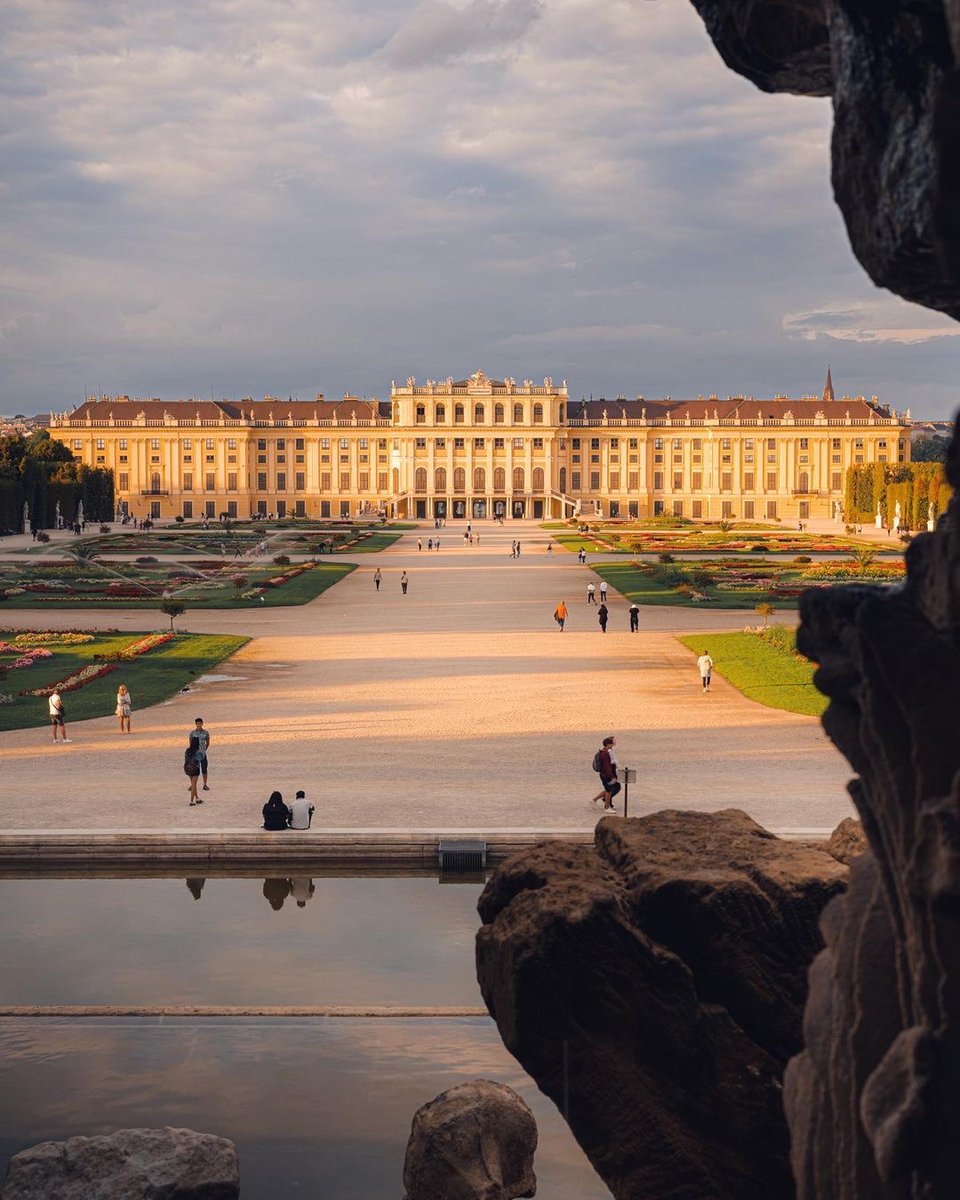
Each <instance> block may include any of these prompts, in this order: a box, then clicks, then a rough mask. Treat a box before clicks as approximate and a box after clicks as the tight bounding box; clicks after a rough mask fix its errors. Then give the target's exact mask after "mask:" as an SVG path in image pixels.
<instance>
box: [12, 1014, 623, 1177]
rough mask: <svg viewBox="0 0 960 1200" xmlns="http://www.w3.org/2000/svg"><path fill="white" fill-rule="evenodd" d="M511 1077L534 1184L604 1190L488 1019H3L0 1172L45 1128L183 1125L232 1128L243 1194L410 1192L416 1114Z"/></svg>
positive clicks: (65, 1132) (226, 1132)
mask: <svg viewBox="0 0 960 1200" xmlns="http://www.w3.org/2000/svg"><path fill="white" fill-rule="evenodd" d="M477 1077H485V1078H489V1079H498V1080H501V1081H502V1082H504V1083H507V1084H509V1085H510V1086H511V1087H513V1088H515V1089H516V1090H517V1091H518V1092H520V1094H521V1095H522V1096H523V1098H524V1099H525V1100H526V1101H527V1103H528V1104H529V1105H530V1106H531V1108H532V1109H533V1112H534V1115H535V1116H536V1119H537V1124H538V1126H539V1133H540V1139H539V1147H538V1150H537V1156H536V1163H535V1166H536V1172H537V1176H538V1179H539V1182H540V1186H539V1189H538V1194H539V1195H541V1196H544V1197H549V1198H551V1200H608V1193H607V1191H606V1189H605V1188H604V1187H603V1185H602V1184H601V1182H600V1181H599V1180H598V1179H597V1177H596V1176H595V1175H594V1173H593V1171H592V1169H591V1168H590V1166H589V1164H588V1163H587V1162H586V1160H585V1159H584V1157H583V1155H582V1153H581V1151H580V1149H579V1147H578V1146H577V1145H576V1143H575V1142H574V1141H573V1138H572V1137H571V1135H570V1133H569V1131H568V1130H567V1128H566V1126H565V1125H564V1124H563V1122H562V1120H561V1119H560V1116H559V1114H558V1113H557V1111H556V1109H555V1108H554V1107H553V1105H552V1104H551V1103H550V1102H549V1101H548V1100H546V1099H545V1098H544V1097H543V1096H542V1095H540V1093H539V1092H538V1091H537V1089H536V1088H535V1087H534V1085H533V1084H532V1082H531V1081H530V1080H529V1079H528V1078H527V1076H526V1075H525V1074H524V1073H523V1072H522V1071H521V1070H520V1068H519V1067H518V1066H517V1064H516V1062H515V1061H514V1060H513V1058H511V1056H510V1055H509V1054H508V1053H507V1052H506V1050H504V1048H503V1046H502V1044H501V1043H500V1039H499V1037H498V1035H497V1031H496V1028H495V1027H494V1025H493V1022H492V1021H489V1020H482V1019H467V1020H463V1019H461V1020H450V1019H438V1020H421V1021H410V1020H401V1019H390V1020H353V1019H338V1020H323V1019H320V1020H317V1019H311V1018H296V1019H286V1020H274V1019H264V1018H257V1019H254V1020H237V1019H234V1020H229V1019H217V1020H215V1021H213V1020H211V1021H204V1022H197V1021H194V1020H190V1019H184V1020H170V1019H169V1018H167V1019H165V1020H164V1021H163V1022H162V1023H161V1022H158V1021H145V1020H127V1021H122V1022H111V1021H102V1020H100V1021H98V1020H85V1021H59V1022H57V1021H32V1022H26V1021H5V1022H3V1023H0V1175H2V1172H3V1171H4V1170H5V1166H6V1159H7V1157H8V1156H9V1155H10V1154H12V1153H15V1152H16V1151H17V1150H19V1149H22V1148H23V1147H25V1146H28V1145H31V1144H33V1143H35V1142H37V1141H40V1140H42V1139H45V1138H61V1137H67V1136H71V1135H73V1134H81V1133H82V1134H92V1133H106V1132H110V1131H111V1130H113V1129H116V1128H118V1127H123V1126H137V1125H148V1126H159V1125H174V1126H186V1127H187V1128H192V1129H198V1130H202V1131H205V1132H210V1133H217V1134H221V1135H222V1136H224V1137H229V1138H232V1139H233V1140H234V1141H235V1142H236V1143H237V1145H238V1148H239V1150H240V1164H241V1166H240V1177H241V1181H242V1190H243V1197H244V1200H268V1198H269V1200H272V1198H273V1197H275V1196H277V1195H286V1194H294V1195H302V1196H305V1197H306V1196H310V1197H315V1196H323V1197H324V1198H325V1200H357V1198H359V1197H392V1196H399V1195H401V1194H402V1183H401V1172H402V1169H403V1154H404V1150H405V1147H406V1141H407V1138H408V1136H409V1133H410V1122H411V1120H412V1118H413V1114H414V1112H415V1111H416V1110H417V1108H419V1107H420V1105H421V1104H423V1103H424V1102H425V1101H426V1100H430V1099H432V1098H433V1097H434V1096H436V1095H438V1094H439V1093H440V1092H442V1091H444V1090H446V1089H447V1088H450V1087H453V1086H454V1085H455V1084H457V1083H462V1082H464V1081H465V1080H468V1079H475V1078H477Z"/></svg>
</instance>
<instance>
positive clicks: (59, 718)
mask: <svg viewBox="0 0 960 1200" xmlns="http://www.w3.org/2000/svg"><path fill="white" fill-rule="evenodd" d="M48 707H49V711H50V724H51V726H52V727H53V740H54V742H56V740H57V730H58V729H59V730H60V733H61V735H62V736H61V738H60V740H61V741H62V742H69V741H70V738H68V737H67V726H66V721H65V718H66V714H67V710H66V708H65V707H64V703H63V701H62V700H61V699H60V693H59V692H58V691H56V690H54V691H53V692H51V693H50V704H49V706H48Z"/></svg>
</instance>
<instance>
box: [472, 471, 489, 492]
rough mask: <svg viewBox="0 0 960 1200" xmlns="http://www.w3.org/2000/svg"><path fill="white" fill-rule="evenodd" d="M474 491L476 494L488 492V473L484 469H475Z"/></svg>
mask: <svg viewBox="0 0 960 1200" xmlns="http://www.w3.org/2000/svg"><path fill="white" fill-rule="evenodd" d="M473 490H474V491H475V492H485V491H486V490H487V473H486V471H484V469H483V467H474V468H473Z"/></svg>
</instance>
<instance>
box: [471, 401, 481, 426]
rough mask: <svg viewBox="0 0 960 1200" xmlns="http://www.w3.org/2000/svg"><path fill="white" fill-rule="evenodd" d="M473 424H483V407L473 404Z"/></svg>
mask: <svg viewBox="0 0 960 1200" xmlns="http://www.w3.org/2000/svg"><path fill="white" fill-rule="evenodd" d="M473 423H474V425H482V424H483V405H482V404H475V405H474V406H473Z"/></svg>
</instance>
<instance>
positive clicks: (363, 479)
mask: <svg viewBox="0 0 960 1200" xmlns="http://www.w3.org/2000/svg"><path fill="white" fill-rule="evenodd" d="M359 486H360V491H361V492H369V491H370V472H369V471H361V472H360V485H359Z"/></svg>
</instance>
